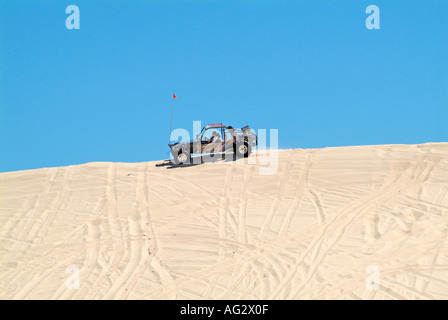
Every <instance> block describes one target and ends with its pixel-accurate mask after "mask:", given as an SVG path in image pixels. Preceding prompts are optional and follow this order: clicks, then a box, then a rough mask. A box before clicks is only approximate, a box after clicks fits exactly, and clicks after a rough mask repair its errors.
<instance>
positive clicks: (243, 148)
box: [233, 141, 252, 158]
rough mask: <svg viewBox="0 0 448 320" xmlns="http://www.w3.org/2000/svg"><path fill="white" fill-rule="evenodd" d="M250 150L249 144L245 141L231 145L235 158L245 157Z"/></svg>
mask: <svg viewBox="0 0 448 320" xmlns="http://www.w3.org/2000/svg"><path fill="white" fill-rule="evenodd" d="M251 151H252V148H251V146H250V144H249V143H248V142H247V141H244V142H241V143H236V144H234V145H233V152H234V153H235V155H236V157H237V158H242V157H244V158H247V157H248V156H249V155H250V153H251Z"/></svg>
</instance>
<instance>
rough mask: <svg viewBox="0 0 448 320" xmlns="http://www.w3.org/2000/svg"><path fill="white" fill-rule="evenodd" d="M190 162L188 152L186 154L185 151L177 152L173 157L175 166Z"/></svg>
mask: <svg viewBox="0 0 448 320" xmlns="http://www.w3.org/2000/svg"><path fill="white" fill-rule="evenodd" d="M190 160H191V156H190V152H188V151H187V150H179V153H178V154H177V155H175V156H174V163H175V164H185V163H190Z"/></svg>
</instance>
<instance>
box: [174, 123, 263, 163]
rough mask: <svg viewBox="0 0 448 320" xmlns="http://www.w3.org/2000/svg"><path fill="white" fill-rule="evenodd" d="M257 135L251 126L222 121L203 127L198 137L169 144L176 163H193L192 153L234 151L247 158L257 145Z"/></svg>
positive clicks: (213, 153)
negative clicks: (235, 127)
mask: <svg viewBox="0 0 448 320" xmlns="http://www.w3.org/2000/svg"><path fill="white" fill-rule="evenodd" d="M257 144H258V141H257V135H256V134H255V133H254V131H253V130H252V129H251V128H250V127H249V126H244V127H242V128H241V129H234V128H233V127H232V126H228V127H227V126H225V125H223V124H222V123H214V124H209V125H207V126H205V127H203V128H202V130H201V132H200V133H199V134H197V135H196V139H194V140H190V141H186V142H176V143H174V144H168V146H169V147H170V149H171V154H172V155H173V161H174V163H175V164H185V163H191V155H192V154H212V155H215V154H225V153H226V152H229V151H231V152H233V153H234V155H235V156H236V157H245V158H247V157H248V156H249V155H250V153H251V152H252V148H254V147H255V146H257Z"/></svg>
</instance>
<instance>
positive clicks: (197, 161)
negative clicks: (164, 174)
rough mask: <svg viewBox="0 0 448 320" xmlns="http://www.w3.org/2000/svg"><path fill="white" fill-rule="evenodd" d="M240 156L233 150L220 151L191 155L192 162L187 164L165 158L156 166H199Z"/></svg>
mask: <svg viewBox="0 0 448 320" xmlns="http://www.w3.org/2000/svg"><path fill="white" fill-rule="evenodd" d="M237 159H238V158H237V157H236V155H235V154H234V153H233V152H232V153H226V154H225V153H220V154H215V155H213V156H210V155H208V156H203V155H198V156H193V157H191V163H186V164H175V163H173V162H171V160H169V159H168V160H163V162H161V163H157V164H156V165H155V166H156V167H166V169H174V168H188V167H194V166H198V165H201V164H204V163H213V162H219V161H225V162H231V161H236V160H237Z"/></svg>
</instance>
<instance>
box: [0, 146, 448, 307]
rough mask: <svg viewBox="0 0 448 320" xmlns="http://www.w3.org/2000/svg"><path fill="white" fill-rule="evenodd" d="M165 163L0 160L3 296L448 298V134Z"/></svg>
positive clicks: (0, 278)
mask: <svg viewBox="0 0 448 320" xmlns="http://www.w3.org/2000/svg"><path fill="white" fill-rule="evenodd" d="M162 162H163V161H157V162H147V163H136V164H126V163H88V164H84V165H77V166H69V167H60V168H45V169H38V170H28V171H18V172H9V173H0V219H1V224H0V228H1V231H0V298H2V299H203V298H206V299H218V298H221V299H240V298H244V299H448V237H447V235H448V143H431V144H423V145H385V146H362V147H344V148H326V149H309V150H301V149H297V150H281V151H279V168H278V172H277V174H275V175H271V176H269V175H260V174H259V167H260V165H258V164H257V165H248V164H241V163H239V164H238V163H237V164H235V163H232V162H230V163H225V164H217V163H211V164H210V163H207V164H203V165H197V166H190V167H182V168H173V169H169V168H168V167H167V166H160V167H156V166H155V165H156V164H160V163H162ZM73 265H74V266H75V268H76V267H77V268H79V289H73V288H72V289H68V288H67V286H66V280H67V278H69V277H70V276H71V275H72V273H66V271H70V270H71V269H69V270H67V267H69V266H73ZM368 266H373V267H370V268H373V269H372V270H377V271H379V278H377V279H379V289H377V290H375V289H372V288H368V287H367V286H366V279H367V278H368V277H373V276H375V275H374V274H369V273H367V272H366V268H368ZM375 277H376V276H375ZM369 279H370V278H369ZM369 283H370V282H369Z"/></svg>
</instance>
